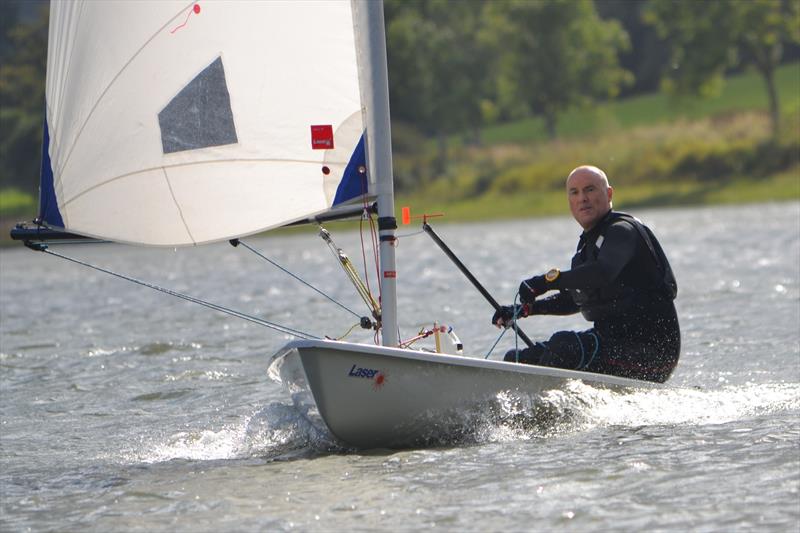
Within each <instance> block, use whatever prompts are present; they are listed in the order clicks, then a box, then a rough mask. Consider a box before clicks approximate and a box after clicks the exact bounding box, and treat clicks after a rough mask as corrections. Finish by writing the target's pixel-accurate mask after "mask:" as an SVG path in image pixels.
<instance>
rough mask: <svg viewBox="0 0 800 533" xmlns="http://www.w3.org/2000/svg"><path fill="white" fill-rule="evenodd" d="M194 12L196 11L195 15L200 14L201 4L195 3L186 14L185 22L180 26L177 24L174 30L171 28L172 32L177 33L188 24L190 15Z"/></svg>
mask: <svg viewBox="0 0 800 533" xmlns="http://www.w3.org/2000/svg"><path fill="white" fill-rule="evenodd" d="M192 13H194V14H195V15H199V14H200V4H195V5H193V6H192V9H191V10H190V11H189V12H188V13H187V14H186V20H184V21H183V24H181V25H180V26H175V27H174V28H172V30H170V33H175V32H176V31H178V30H179V29H181V28H183V27H184V26H186V25H187V24H188V23H189V17H191V16H192Z"/></svg>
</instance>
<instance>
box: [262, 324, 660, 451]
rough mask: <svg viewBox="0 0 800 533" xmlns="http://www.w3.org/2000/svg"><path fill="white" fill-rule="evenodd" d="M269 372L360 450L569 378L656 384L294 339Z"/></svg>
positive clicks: (430, 433)
mask: <svg viewBox="0 0 800 533" xmlns="http://www.w3.org/2000/svg"><path fill="white" fill-rule="evenodd" d="M270 374H271V375H272V376H273V377H275V378H278V377H279V378H280V380H281V381H282V382H283V383H284V384H285V385H287V386H288V387H289V390H290V392H291V393H292V395H293V397H294V399H295V401H306V402H307V401H308V400H309V398H308V394H307V393H308V392H310V393H311V395H312V396H313V401H314V403H315V404H316V406H317V409H318V410H319V414H320V416H321V417H322V419H323V420H324V422H325V424H326V425H327V427H328V429H329V430H330V431H331V433H332V434H333V435H334V436H335V437H336V438H338V439H339V440H341V441H342V442H344V443H345V444H347V445H349V446H354V447H357V448H367V449H368V448H400V447H407V446H413V445H414V444H416V443H420V442H425V441H430V440H437V439H441V438H442V437H446V436H447V435H446V434H445V435H443V433H446V432H449V431H453V430H454V425H453V424H454V420H456V419H457V418H458V417H457V416H456V415H457V414H459V413H463V412H465V411H466V410H469V409H470V408H474V407H480V406H481V405H482V404H486V403H487V402H490V401H492V400H493V399H496V398H497V396H498V395H499V394H502V393H504V392H515V393H521V394H525V395H528V396H538V395H540V394H542V393H545V392H547V391H550V390H554V389H559V388H561V387H563V386H564V385H565V384H566V383H567V382H568V381H570V380H581V381H584V382H586V383H589V384H591V385H599V386H603V387H611V388H614V389H635V388H650V387H654V386H658V385H656V384H654V383H648V382H642V381H637V380H631V379H625V378H618V377H614V376H606V375H601V374H593V373H587V372H577V371H573V370H562V369H556V368H547V367H540V366H533V365H520V364H515V363H506V362H503V361H488V360H484V359H477V358H472V357H462V356H454V355H442V354H435V353H430V352H420V351H415V350H402V349H398V348H386V347H380V346H372V345H364V344H351V343H344V342H337V341H322V340H320V341H295V342H291V343H289V344H287V345H286V346H284V347H283V348H282V349H281V350H280V351H279V352H278V353H277V354H276V355H275V356H274V357H273V365H272V366H271V368H270Z"/></svg>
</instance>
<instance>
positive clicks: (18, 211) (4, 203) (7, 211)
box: [0, 189, 36, 217]
mask: <svg viewBox="0 0 800 533" xmlns="http://www.w3.org/2000/svg"><path fill="white" fill-rule="evenodd" d="M35 209H36V199H35V198H34V197H33V195H32V194H28V193H25V192H22V191H20V190H19V189H3V190H0V217H14V216H25V215H29V214H32V213H33V212H34V211H35Z"/></svg>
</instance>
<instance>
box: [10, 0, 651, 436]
mask: <svg viewBox="0 0 800 533" xmlns="http://www.w3.org/2000/svg"><path fill="white" fill-rule="evenodd" d="M47 63H48V65H47V66H48V68H47V87H46V97H47V102H46V104H47V108H46V111H47V112H46V122H45V127H44V142H43V150H42V173H41V184H40V212H39V217H38V218H37V219H36V220H35V221H34V222H35V223H34V224H32V225H23V226H20V227H18V228H17V229H16V230H14V232H12V236H13V237H14V238H15V239H19V240H23V241H25V243H26V244H27V245H28V246H29V247H31V248H33V249H36V250H40V251H48V248H47V244H46V242H47V241H48V240H50V239H74V238H83V237H90V238H95V239H101V240H104V241H112V242H118V243H127V244H133V245H144V246H162V247H179V246H196V245H202V244H206V243H213V242H218V241H225V240H232V242H233V243H234V244H236V243H237V242H238V241H237V239H241V238H243V237H245V236H248V235H253V234H257V233H260V232H264V231H268V230H270V229H274V228H280V227H283V226H286V225H289V224H293V223H297V222H300V221H312V222H313V221H320V220H324V219H326V218H333V217H338V216H340V215H341V216H344V215H351V216H352V215H353V214H354V213H355V214H356V215H357V216H363V215H364V213H367V212H368V211H370V210H373V209H376V210H377V222H378V236H377V240H378V242H379V269H378V273H379V277H380V302H379V306H380V307H379V309H376V312H375V313H374V317H373V318H374V323H373V322H371V320H367V322H368V325H371V326H374V327H375V328H376V330H377V332H378V333H379V335H376V338H379V339H380V345H377V344H360V343H349V342H343V341H334V340H327V339H301V340H295V341H292V342H290V343H289V344H287V345H286V346H284V347H283V348H282V349H281V350H279V351H278V353H277V354H276V355H275V356H274V357H273V359H272V362H271V365H270V375H271V376H272V377H274V378H275V379H278V380H280V381H281V382H282V383H284V384H285V385H286V386H287V389H288V390H289V391H290V394H292V397H293V398H294V399H295V401H297V402H310V404H311V405H312V408H313V409H315V410H316V411H317V412H318V414H319V417H320V418H321V419H322V421H323V423H324V424H325V426H327V428H328V429H329V431H330V432H331V434H332V435H333V436H334V437H335V438H336V439H338V440H339V441H340V442H341V443H343V444H344V445H345V446H348V447H356V448H377V447H381V448H396V447H406V446H415V445H417V444H419V443H424V442H429V441H431V440H432V439H433V440H436V439H437V438H438V437H441V436H442V435H443V434H446V433H447V432H450V431H454V428H453V424H454V423H455V421H457V420H458V413H463V412H465V411H466V410H469V409H472V408H475V407H479V406H480V405H481V404H482V403H484V402H487V401H491V400H492V399H493V398H496V397H497V396H498V395H499V394H502V393H504V392H508V391H517V392H520V393H522V394H526V395H530V396H534V397H535V396H536V395H539V394H543V393H545V392H546V391H550V390H554V389H558V388H560V387H563V386H564V385H565V383H569V382H570V381H573V380H582V381H584V382H587V383H590V384H594V385H599V386H604V387H612V388H640V387H650V386H653V385H652V384H649V383H643V382H640V381H635V380H630V379H624V378H618V377H613V376H604V375H598V374H589V373H585V372H577V371H569V370H561V369H554V368H545V367H537V366H531V365H520V364H514V363H509V362H503V361H493V360H485V359H483V358H480V357H470V356H464V355H460V354H458V353H456V350H451V351H453V352H454V353H449V354H448V353H440V352H441V351H442V350H439V351H423V350H414V349H410V348H407V347H403V346H402V345H401V342H400V338H399V333H398V327H397V309H396V279H397V276H398V273H397V271H396V266H395V247H394V244H395V241H396V229H397V223H396V217H395V208H394V193H393V178H392V157H391V128H390V120H389V91H388V76H387V65H386V44H385V35H384V21H383V5H382V3H381V2H378V1H372V0H322V1H319V2H314V1H304V2H293V1H270V2H217V1H213V0H199V1H197V2H186V1H184V0H160V1H158V2H143V1H123V2H95V1H88V0H83V1H82V0H76V1H69V2H67V1H59V2H53V3H52V5H51V11H50V30H49V47H48V59H47ZM373 200H374V202H375V203H374V204H373V203H371V202H372V201H373ZM428 228H429V226H428ZM476 286H478V285H477V282H476ZM175 294H176V295H177V293H175ZM179 296H180V295H179ZM187 299H189V298H187ZM192 301H195V299H192ZM198 303H202V302H198ZM493 305H495V306H496V302H495V303H494V304H493ZM212 308H215V309H218V310H221V309H219V308H218V307H213V306H212Z"/></svg>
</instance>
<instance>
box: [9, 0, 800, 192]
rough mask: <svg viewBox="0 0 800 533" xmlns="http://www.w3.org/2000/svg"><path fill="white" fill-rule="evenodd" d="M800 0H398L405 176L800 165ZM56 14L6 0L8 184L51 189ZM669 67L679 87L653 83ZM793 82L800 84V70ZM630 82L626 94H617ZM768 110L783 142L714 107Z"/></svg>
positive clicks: (483, 177)
mask: <svg viewBox="0 0 800 533" xmlns="http://www.w3.org/2000/svg"><path fill="white" fill-rule="evenodd" d="M798 6H800V2H798V0H748V1H741V0H708V1H703V2H696V1H693V0H593V1H592V0H548V1H528V0H504V1H483V0H386V1H385V18H386V30H387V50H388V61H389V78H390V79H389V83H390V95H391V111H392V135H393V150H394V165H395V180H396V185H397V189H398V190H399V191H400V192H403V191H410V190H420V189H423V190H425V191H426V193H429V194H433V195H442V196H444V195H447V196H452V197H456V198H461V199H478V198H483V197H485V196H486V195H497V194H501V193H509V192H513V191H515V190H518V189H517V188H518V187H530V188H531V190H532V191H539V193H540V194H542V195H543V196H545V195H544V191H548V194H549V192H553V191H555V190H556V189H557V188H558V187H557V182H558V181H559V180H560V179H561V177H562V176H564V175H565V173H566V172H568V171H569V169H570V168H571V166H574V164H576V163H577V162H585V161H589V160H592V161H595V162H597V164H603V165H606V166H607V167H610V168H611V169H612V170H613V172H617V173H618V174H619V175H620V176H625V177H624V178H623V179H625V180H632V182H636V181H637V180H638V181H642V180H654V181H657V182H659V183H660V182H663V181H666V180H670V179H686V180H693V181H696V182H700V181H703V180H708V179H709V176H717V174H715V173H722V174H724V175H739V174H741V173H743V172H754V173H756V174H758V175H761V174H763V173H768V172H772V171H773V170H776V169H777V170H780V169H779V168H778V167H780V168H783V169H787V168H792V165H794V164H795V163H793V161H795V160H796V152H793V150H795V149H796V141H795V140H793V139H795V137H792V136H791V135H788V134H787V133H786V132H787V131H794V130H792V129H791V128H793V127H795V125H796V124H792V123H790V124H787V125H786V127H784V124H780V123H779V121H778V119H777V118H776V117H780V116H781V115H780V113H784V120H786V117H787V116H788V117H789V118H790V120H793V121H795V122H796V121H797V113H796V111H797V109H796V102H797V98H794V99H793V100H790V101H791V102H793V104H792V105H795V108H794V109H792V108H791V106H790V107H788V108H787V107H786V106H785V105H783V104H782V103H779V101H778V95H780V96H781V98H784V99H785V98H786V97H785V96H784V93H785V91H784V92H782V90H781V88H780V87H781V83H782V81H781V79H780V76H781V72H782V71H781V70H780V69H777V65H778V64H779V63H780V62H781V61H783V62H785V61H786V60H787V58H788V59H792V58H794V59H797V58H798V57H800V47H798V45H797V43H798V32H800V20H798ZM47 15H48V13H47V5H46V4H45V3H44V2H42V1H37V0H3V2H0V131H2V137H0V190H3V191H5V190H7V189H10V188H16V189H17V190H19V191H23V192H25V191H29V192H30V193H31V194H33V193H34V192H35V191H36V183H37V178H38V174H39V169H38V167H39V161H40V151H41V125H42V122H43V118H44V117H43V110H44V75H45V63H46V42H47V19H48V17H47ZM654 29H656V30H657V31H653V30H654ZM748 65H749V66H753V67H754V68H755V69H756V70H757V71H758V72H759V73H760V74H761V76H762V77H763V78H764V79H765V81H767V83H766V86H767V91H764V90H763V88H758V89H755V88H754V87H753V86H748V87H747V88H746V89H743V90H742V91H743V94H742V95H741V97H740V98H739V99H738V100H736V101H735V102H734V99H732V98H729V97H727V96H724V97H718V96H717V97H715V98H714V99H709V100H705V101H704V102H706V103H697V102H698V100H697V99H696V98H694V97H693V96H692V95H696V94H708V95H715V94H719V93H718V89H720V88H721V87H723V83H722V79H723V78H722V76H723V75H728V74H730V73H731V72H738V71H740V70H741V69H743V68H744V67H746V66H748ZM776 69H777V70H776ZM797 71H798V69H797V68H795V69H794V70H793V71H792V72H794V73H795V74H793V75H794V76H795V78H796V73H797ZM775 72H777V77H776V75H775ZM662 79H663V80H664V83H663V86H664V87H667V88H672V89H673V92H674V93H675V94H678V95H680V98H674V99H668V98H665V97H663V96H662V95H658V94H643V93H645V92H648V91H652V90H654V89H655V88H657V87H659V84H661V82H662ZM768 80H772V81H768ZM790 81H791V83H789V84H788V86H789V87H793V88H794V90H795V91H796V90H797V87H798V82H797V80H796V79H792V80H790ZM727 86H730V87H733V86H734V84H733V83H729V84H727V85H726V87H727ZM738 86H739V85H737V87H738ZM771 87H772V88H771ZM712 89H713V90H712ZM773 89H774V91H773ZM768 93H769V95H768ZM773 93H774V95H773ZM620 94H623V95H625V96H626V98H625V99H624V100H616V98H617V97H618V95H620ZM686 95H689V96H686ZM754 95H757V96H758V97H759V98H761V99H758V98H756V97H755V96H754ZM767 95H768V96H767ZM773 96H774V98H773ZM712 109H713V111H712ZM759 109H761V110H763V109H767V110H769V111H770V112H771V113H772V116H773V121H772V126H771V127H772V135H773V139H771V140H770V139H768V138H767V137H768V136H767V137H763V136H761V137H758V136H753V135H754V133H755V132H756V131H758V132H761V131H762V129H763V128H762V126H763V124H762V122H763V120H762V118H763V117H761V115H758V114H757V113H756V114H749V115H747V116H748V117H749V118H748V119H747V120H748V121H750V122H749V124H750V126H753V128H754V130H753V132H751V133H753V135H750V136H745V137H743V138H738V137H737V138H734V137H730V138H725V139H720V138H718V137H717V136H715V135H714V133H715V132H714V131H713V130H714V128H715V127H717V126H718V123H717V122H714V121H721V122H720V123H721V124H727V125H731V124H734V123H735V121H734V120H733V119H732V118H730V117H728V118H725V119H721V118H707V117H714V116H716V115H718V114H720V113H723V114H725V113H730V112H731V111H740V110H759ZM776 113H777V115H776ZM786 113H789V114H788V115H786ZM754 117H761V118H754ZM690 118H693V119H696V118H700V119H702V120H701V121H700V124H701V125H700V126H698V125H696V124H695V123H694V122H689V119H690ZM676 120H678V121H681V120H682V121H684V122H679V125H677V126H676V125H675V121H676ZM726 121H732V122H726ZM658 122H665V124H662V125H657V123H658ZM703 124H705V126H702V125H703ZM709 124H713V125H714V126H709ZM756 126H758V127H756ZM731 127H732V126H731ZM662 128H663V129H662ZM703 128H706V131H704V133H703V134H702V135H686V136H685V139H682V138H681V134H682V133H685V132H684V130H686V132H691V131H694V130H695V129H700V130H702V129H703ZM759 128H761V129H759ZM787 128H789V129H788V130H787ZM767 129H769V128H767ZM723 130H724V131H726V132H728V133H730V132H731V131H732V130H730V129H729V128H728V126H726V127H725V128H723ZM668 131H671V132H673V133H667V132H668ZM599 132H602V133H603V134H604V135H603V136H602V137H597V136H598V134H599ZM633 132H636V133H633ZM762 133H763V132H762ZM554 135H558V138H556V139H555V140H550V141H548V139H552V138H553V136H554ZM704 135H707V136H708V137H704ZM787 135H788V136H787ZM518 143H527V146H522V145H518ZM615 143H622V145H621V146H617V145H616V144H615ZM599 147H602V150H601V149H600V148H599ZM609 154H610V155H609ZM793 158H794V159H793ZM781 165H783V166H781ZM3 194H5V193H3ZM9 197H10V195H9Z"/></svg>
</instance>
